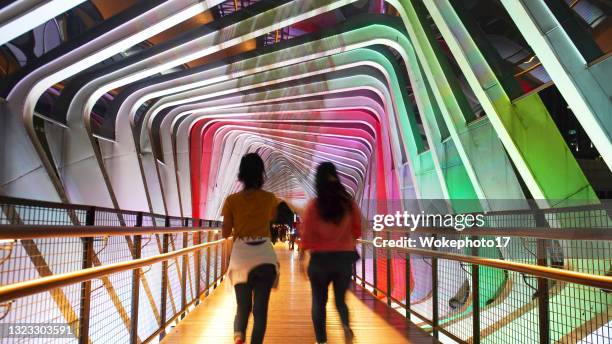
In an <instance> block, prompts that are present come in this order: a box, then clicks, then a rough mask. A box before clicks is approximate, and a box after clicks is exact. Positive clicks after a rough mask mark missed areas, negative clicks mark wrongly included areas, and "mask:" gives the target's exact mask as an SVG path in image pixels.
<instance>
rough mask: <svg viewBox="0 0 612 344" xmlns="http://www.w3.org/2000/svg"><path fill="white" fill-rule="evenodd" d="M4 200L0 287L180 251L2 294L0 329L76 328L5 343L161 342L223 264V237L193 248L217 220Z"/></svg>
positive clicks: (213, 235) (0, 203) (212, 233)
mask: <svg viewBox="0 0 612 344" xmlns="http://www.w3.org/2000/svg"><path fill="white" fill-rule="evenodd" d="M0 207H1V209H2V211H1V212H0V236H2V238H0V294H2V292H3V291H6V290H8V289H10V288H11V287H14V286H17V285H24V283H25V284H27V283H29V282H32V281H41V280H44V278H45V277H47V276H52V275H60V276H67V278H68V277H70V276H74V275H75V274H79V273H82V272H83V271H90V270H91V269H95V268H97V267H109V268H112V267H114V266H117V265H121V264H125V263H126V262H128V263H129V262H137V261H139V260H140V259H141V258H142V259H157V258H158V257H159V255H160V254H163V253H165V252H170V253H172V252H176V253H177V254H178V255H176V256H175V257H173V258H170V259H168V260H162V261H157V262H155V263H151V264H147V265H144V266H141V267H139V268H136V269H124V270H117V271H114V272H112V273H108V274H105V275H102V276H99V277H97V278H91V279H87V280H83V281H82V282H77V283H70V284H66V285H63V286H61V287H59V288H50V289H49V290H44V291H39V292H35V293H31V294H28V295H24V296H22V297H15V298H10V299H3V300H4V301H2V302H0V327H2V329H3V331H4V329H6V328H8V327H7V326H12V325H19V324H22V325H23V324H27V325H28V326H42V325H50V324H60V325H62V326H67V327H68V328H69V329H70V333H71V335H69V336H63V337H62V336H60V337H58V336H55V337H54V336H51V337H45V338H43V337H41V336H40V335H39V336H36V335H30V336H23V335H22V336H9V337H3V338H2V342H3V343H5V342H6V343H25V342H41V340H42V342H45V343H55V342H62V343H67V342H79V343H107V342H118V343H127V342H129V343H144V342H151V341H156V340H158V339H159V338H160V336H163V334H164V331H165V328H166V327H167V325H169V324H170V323H172V322H173V321H176V320H177V319H178V318H179V317H180V316H181V315H182V314H184V313H185V312H186V311H187V309H188V307H189V306H191V305H192V304H194V303H197V302H199V300H200V298H201V296H203V295H204V294H205V293H207V292H208V290H209V288H211V287H215V286H216V285H217V284H218V282H219V281H220V279H221V278H222V276H223V273H224V272H225V268H226V265H225V264H224V263H222V262H225V261H226V260H227V258H225V257H223V255H226V254H228V247H227V245H225V244H222V243H221V242H220V241H219V242H218V243H215V245H213V246H214V247H206V248H201V249H198V250H191V251H189V250H190V248H193V247H196V245H197V244H200V243H203V242H212V241H215V240H216V239H219V237H220V236H219V234H218V233H217V230H216V229H211V228H217V227H219V226H220V222H217V221H209V220H199V219H192V218H176V217H167V216H163V215H159V214H148V213H142V212H132V211H117V210H114V209H107V208H97V207H88V206H78V205H64V204H56V203H47V202H33V201H28V200H21V199H13V198H4V197H2V198H0ZM28 230H30V231H29V232H28ZM26 232H27V233H29V234H26ZM88 233H91V234H88ZM198 238H202V239H201V240H199V239H198ZM180 250H188V252H187V253H185V254H180V253H181V252H182V251H181V252H179V251H180ZM208 251H210V254H209V253H208ZM88 268H91V269H88ZM207 273H210V275H211V276H212V277H213V278H212V279H211V280H210V281H205V280H203V279H202V278H201V276H203V274H204V276H206V274H207ZM26 289H27V288H26ZM0 298H1V296H0Z"/></svg>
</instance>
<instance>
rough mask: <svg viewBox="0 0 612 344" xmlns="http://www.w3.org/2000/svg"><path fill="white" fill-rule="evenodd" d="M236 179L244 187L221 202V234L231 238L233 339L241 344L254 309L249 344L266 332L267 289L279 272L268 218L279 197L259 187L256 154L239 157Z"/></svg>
mask: <svg viewBox="0 0 612 344" xmlns="http://www.w3.org/2000/svg"><path fill="white" fill-rule="evenodd" d="M238 180H240V181H241V182H242V183H243V184H244V189H243V190H242V191H240V192H237V193H235V194H232V195H230V196H228V197H227V199H226V200H225V203H224V205H223V210H222V215H223V237H224V238H228V237H230V236H233V237H234V245H233V248H232V254H231V257H230V263H229V269H228V277H229V279H230V281H231V282H232V284H233V286H234V291H235V293H236V303H237V305H238V307H237V310H236V317H235V318H234V341H235V343H236V344H242V343H244V341H245V338H246V328H247V324H248V320H249V315H250V313H251V311H252V312H253V319H254V323H253V332H252V334H251V343H252V344H261V343H262V342H263V338H264V334H265V332H266V322H267V317H268V301H269V300H270V291H271V289H272V287H273V285H274V283H275V281H276V277H277V275H278V258H277V257H276V253H275V252H274V249H273V247H272V243H271V242H270V221H271V220H272V219H273V218H274V216H275V210H276V207H277V205H278V203H279V200H278V198H276V196H275V195H274V194H273V193H271V192H267V191H264V190H263V189H262V186H263V183H264V163H263V160H261V157H260V156H259V155H258V154H256V153H249V154H246V155H245V156H243V157H242V160H241V161H240V167H239V172H238Z"/></svg>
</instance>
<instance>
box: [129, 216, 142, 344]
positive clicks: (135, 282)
mask: <svg viewBox="0 0 612 344" xmlns="http://www.w3.org/2000/svg"><path fill="white" fill-rule="evenodd" d="M136 227H142V213H141V212H139V213H138V214H137V215H136ZM133 248H134V252H133V253H132V257H133V258H134V259H139V258H140V257H141V256H142V236H141V235H134V244H133ZM141 273H142V269H140V268H138V269H134V270H132V311H131V315H132V319H131V324H130V344H138V306H139V301H140V300H139V299H140V274H141Z"/></svg>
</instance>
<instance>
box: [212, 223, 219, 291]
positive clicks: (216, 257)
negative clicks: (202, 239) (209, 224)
mask: <svg viewBox="0 0 612 344" xmlns="http://www.w3.org/2000/svg"><path fill="white" fill-rule="evenodd" d="M218 239H219V234H218V233H215V239H214V240H215V241H217V240H218ZM218 267H219V245H218V244H217V245H215V272H214V275H213V276H214V279H213V281H214V283H215V285H214V288H217V278H218V277H219V276H218V272H217V269H218Z"/></svg>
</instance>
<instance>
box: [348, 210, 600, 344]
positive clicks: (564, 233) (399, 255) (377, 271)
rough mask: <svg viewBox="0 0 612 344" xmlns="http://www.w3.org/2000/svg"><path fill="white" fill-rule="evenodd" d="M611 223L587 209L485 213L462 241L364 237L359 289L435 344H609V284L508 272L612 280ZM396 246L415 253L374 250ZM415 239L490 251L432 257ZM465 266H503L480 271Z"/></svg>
mask: <svg viewBox="0 0 612 344" xmlns="http://www.w3.org/2000/svg"><path fill="white" fill-rule="evenodd" d="M610 214H611V212H610V209H608V208H606V207H605V206H587V207H573V208H564V209H547V210H537V211H509V212H495V213H487V214H484V216H485V224H484V226H483V227H482V228H477V229H467V230H464V231H463V232H458V231H456V230H454V229H445V228H418V229H416V231H414V232H410V231H407V230H405V229H388V230H383V231H380V232H375V231H373V230H371V229H364V231H363V235H362V240H361V242H360V244H359V245H358V251H359V252H360V254H361V257H362V259H361V261H359V262H357V263H356V266H355V268H354V272H355V280H356V281H357V283H360V284H361V285H362V286H364V287H366V288H367V289H369V290H370V291H371V292H373V293H374V294H375V295H377V296H378V298H379V299H381V300H383V301H386V302H387V304H388V305H389V306H391V307H393V308H395V309H396V310H398V311H399V312H401V313H403V314H406V315H407V316H409V317H410V319H411V320H412V321H413V322H414V323H416V324H418V325H419V326H420V327H422V328H423V329H425V330H427V331H430V332H431V333H432V334H433V335H434V336H436V337H440V336H445V337H446V338H450V339H451V340H454V341H457V342H460V343H480V342H483V343H517V340H518V339H517V338H520V340H519V341H518V342H520V343H593V344H595V343H609V342H610V341H612V307H611V306H610V305H612V290H610V289H612V284H611V285H610V286H609V287H606V288H603V287H602V288H598V287H594V286H593V285H588V284H587V285H585V284H583V282H577V281H575V280H571V279H570V280H567V279H565V280H564V279H563V278H561V279H557V278H550V276H542V275H540V274H539V273H540V272H539V270H538V272H533V273H527V272H525V271H524V270H521V269H517V268H516V266H515V265H512V264H510V263H517V264H526V266H528V267H543V268H544V270H543V271H552V272H554V273H555V274H562V272H563V271H568V272H576V273H580V274H588V276H592V277H593V278H595V277H596V276H609V277H612V232H608V231H607V230H609V229H612V220H611V219H610ZM401 238H411V239H414V240H415V242H416V243H417V244H416V246H413V247H412V248H404V247H380V246H381V245H380V243H381V242H382V240H383V239H390V240H395V241H397V240H398V239H401ZM420 238H430V239H449V240H464V241H466V240H472V241H479V242H482V243H485V242H488V243H493V244H495V245H492V246H488V245H484V244H483V246H482V247H475V248H474V247H471V248H460V249H458V248H452V247H450V248H449V247H438V248H431V247H430V246H426V247H423V246H422V245H420V244H419V243H420V241H419V239H420ZM375 242H378V243H379V244H378V245H374V243H375ZM498 243H499V244H500V245H498ZM374 246H378V247H374ZM476 246H477V245H476ZM498 246H501V247H498ZM433 251H437V252H433ZM427 252H432V253H435V254H437V253H439V254H442V256H436V255H435V254H434V255H433V256H432V255H431V254H430V253H427ZM447 254H450V256H448V255H447ZM447 256H448V257H447ZM470 257H474V258H475V259H480V258H487V259H489V260H492V261H495V262H501V263H502V264H507V265H508V267H507V268H500V267H499V266H491V265H488V262H483V263H478V264H476V263H473V262H471V261H470V260H469V258H470ZM464 258H468V259H467V260H466V259H464ZM506 262H507V263H506ZM555 276H556V275H555ZM609 280H610V279H609V278H608V279H607V280H606V281H609ZM606 283H608V282H606ZM389 286H391V288H390V289H389ZM406 300H410V301H409V302H408V303H407V302H406Z"/></svg>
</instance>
